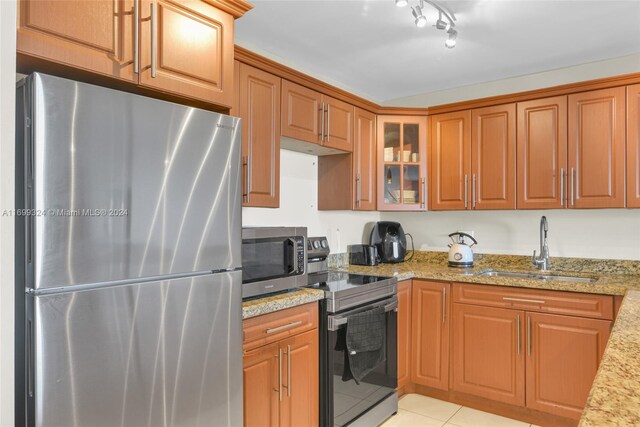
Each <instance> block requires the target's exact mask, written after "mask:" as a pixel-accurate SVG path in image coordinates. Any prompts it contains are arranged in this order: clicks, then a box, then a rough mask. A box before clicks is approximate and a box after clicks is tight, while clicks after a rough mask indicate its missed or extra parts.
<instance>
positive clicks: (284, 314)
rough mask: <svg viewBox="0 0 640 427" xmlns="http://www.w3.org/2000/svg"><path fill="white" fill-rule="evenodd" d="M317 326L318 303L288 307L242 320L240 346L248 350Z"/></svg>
mask: <svg viewBox="0 0 640 427" xmlns="http://www.w3.org/2000/svg"><path fill="white" fill-rule="evenodd" d="M317 327H318V303H315V302H314V303H309V304H304V305H300V306H298V307H293V308H288V309H286V310H280V311H276V312H273V313H269V314H265V315H262V316H257V317H253V318H251V319H247V320H245V321H244V322H242V348H243V350H245V351H246V350H250V349H252V348H256V347H260V346H263V345H266V344H269V343H272V342H275V341H279V340H281V339H284V338H287V337H290V336H292V335H296V334H299V333H302V332H305V331H309V330H311V329H315V328H317Z"/></svg>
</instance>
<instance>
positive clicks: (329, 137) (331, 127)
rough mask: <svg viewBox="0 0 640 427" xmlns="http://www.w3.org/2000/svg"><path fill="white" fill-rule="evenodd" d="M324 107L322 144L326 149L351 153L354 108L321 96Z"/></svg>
mask: <svg viewBox="0 0 640 427" xmlns="http://www.w3.org/2000/svg"><path fill="white" fill-rule="evenodd" d="M322 100H323V101H324V105H325V120H326V123H325V130H324V142H323V143H322V144H323V145H325V146H326V147H329V148H335V149H338V150H342V151H348V152H351V151H353V113H354V106H353V105H351V104H347V103H346V102H343V101H340V100H338V99H335V98H331V97H329V96H323V97H322Z"/></svg>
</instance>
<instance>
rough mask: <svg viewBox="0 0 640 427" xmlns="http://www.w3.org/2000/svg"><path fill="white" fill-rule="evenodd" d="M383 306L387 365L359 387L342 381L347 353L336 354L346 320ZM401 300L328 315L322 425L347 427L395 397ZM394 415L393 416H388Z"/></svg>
mask: <svg viewBox="0 0 640 427" xmlns="http://www.w3.org/2000/svg"><path fill="white" fill-rule="evenodd" d="M378 306H384V307H385V310H386V314H385V316H386V322H385V323H386V324H385V329H386V348H385V361H384V362H382V363H381V364H380V365H379V366H378V367H377V368H376V369H374V370H373V371H371V372H370V373H369V374H367V376H365V377H364V378H363V379H362V380H361V381H360V384H356V382H355V381H354V380H348V381H343V380H342V377H343V372H344V368H345V364H344V358H345V352H344V351H339V350H335V348H336V344H337V341H338V331H339V330H340V329H342V328H345V327H346V325H347V317H348V316H349V315H350V314H355V313H358V312H361V311H366V310H370V309H372V308H374V307H378ZM397 307H398V299H397V297H396V296H393V297H392V298H386V299H384V300H379V301H376V302H374V303H371V304H367V305H365V306H361V307H357V308H354V309H351V310H348V311H345V312H342V313H338V314H326V317H324V318H325V319H326V324H325V325H323V326H324V329H325V333H326V335H325V338H326V341H325V342H324V343H323V344H324V345H323V347H324V349H323V353H324V355H325V357H326V364H321V366H322V368H323V370H324V372H323V373H321V375H322V387H321V388H322V389H323V390H321V394H322V396H323V401H324V402H323V404H322V415H323V418H324V419H325V420H327V421H328V420H333V422H331V421H329V422H325V421H322V420H321V424H322V425H334V426H344V425H347V424H350V423H351V422H353V421H354V420H356V419H358V418H359V417H361V416H362V415H363V414H365V413H366V412H368V411H369V410H370V409H371V408H373V407H374V406H376V405H377V404H378V403H380V402H382V401H384V400H385V399H388V398H389V396H391V395H393V394H395V392H396V387H397V385H398V361H397V322H398V313H397ZM389 415H391V414H389Z"/></svg>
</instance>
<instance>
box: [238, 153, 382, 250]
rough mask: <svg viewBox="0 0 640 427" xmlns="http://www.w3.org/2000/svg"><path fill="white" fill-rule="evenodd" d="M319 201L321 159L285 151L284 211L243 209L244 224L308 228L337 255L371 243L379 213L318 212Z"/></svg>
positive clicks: (282, 157)
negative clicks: (370, 230)
mask: <svg viewBox="0 0 640 427" xmlns="http://www.w3.org/2000/svg"><path fill="white" fill-rule="evenodd" d="M317 200H318V162H317V157H316V156H312V155H309V154H303V153H298V152H295V151H289V150H281V151H280V208H278V209H266V208H243V209H242V224H243V225H244V226H252V225H259V226H270V225H296V226H307V227H308V228H309V230H308V233H309V236H327V238H328V240H329V246H330V247H331V251H332V252H333V253H338V252H346V250H347V245H350V244H353V243H362V242H365V241H366V242H368V240H369V235H368V234H366V231H365V228H366V224H367V223H370V222H376V221H378V220H379V217H380V214H379V213H378V212H351V211H318V207H317ZM365 235H366V236H365Z"/></svg>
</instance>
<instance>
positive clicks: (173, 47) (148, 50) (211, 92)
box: [140, 0, 234, 106]
mask: <svg viewBox="0 0 640 427" xmlns="http://www.w3.org/2000/svg"><path fill="white" fill-rule="evenodd" d="M140 1H141V6H140V7H141V14H140V16H141V21H140V64H141V69H140V85H141V86H146V87H150V88H154V89H159V90H162V91H165V92H171V93H176V94H180V95H186V96H189V97H192V98H197V99H201V100H203V101H207V102H211V103H215V104H218V105H223V106H231V105H232V103H233V92H232V91H233V26H234V21H233V16H231V15H230V14H228V13H226V12H223V11H221V10H219V9H217V8H216V7H214V6H212V5H211V3H208V2H206V1H204V0H191V1H182V2H173V1H168V0H140Z"/></svg>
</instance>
